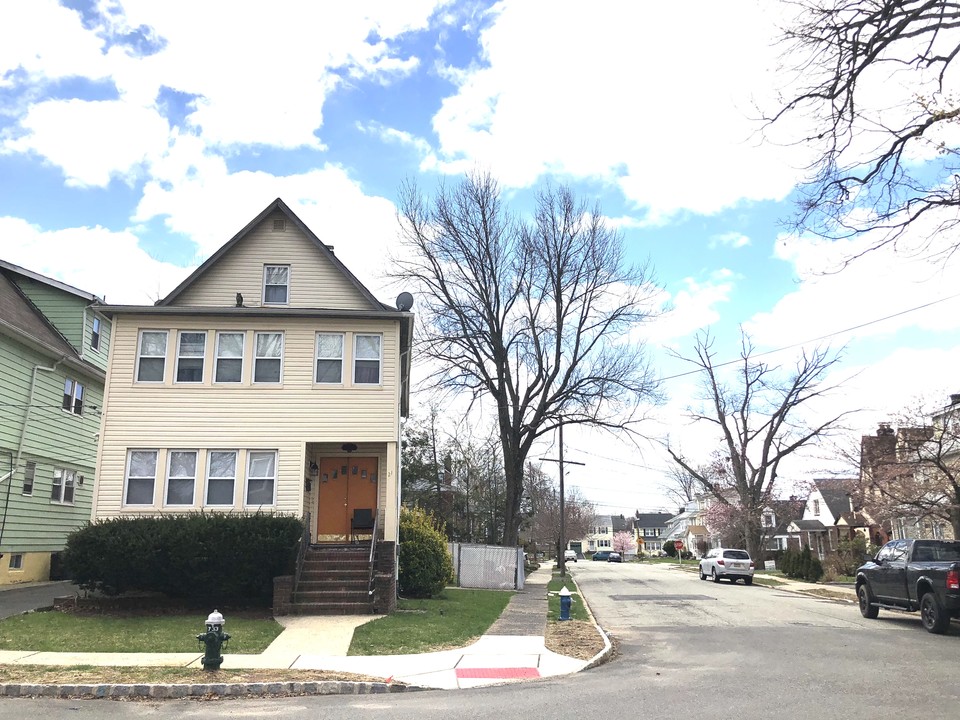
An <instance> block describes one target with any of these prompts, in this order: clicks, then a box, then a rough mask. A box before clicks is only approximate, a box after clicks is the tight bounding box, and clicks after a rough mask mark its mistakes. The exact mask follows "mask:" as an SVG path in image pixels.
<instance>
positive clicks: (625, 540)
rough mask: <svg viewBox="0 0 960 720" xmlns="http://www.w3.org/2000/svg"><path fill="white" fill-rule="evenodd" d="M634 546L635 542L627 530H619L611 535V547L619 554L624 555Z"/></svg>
mask: <svg viewBox="0 0 960 720" xmlns="http://www.w3.org/2000/svg"><path fill="white" fill-rule="evenodd" d="M636 546H637V544H636V543H635V542H634V541H633V536H632V535H630V533H628V532H624V531H623V530H621V531H620V532H617V533H615V534H614V536H613V549H614V550H615V551H616V552H618V553H620V554H621V555H626V554H627V553H628V552H630V551H632V550H633V549H634V548H635V547H636Z"/></svg>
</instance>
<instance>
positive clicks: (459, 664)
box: [0, 565, 610, 697]
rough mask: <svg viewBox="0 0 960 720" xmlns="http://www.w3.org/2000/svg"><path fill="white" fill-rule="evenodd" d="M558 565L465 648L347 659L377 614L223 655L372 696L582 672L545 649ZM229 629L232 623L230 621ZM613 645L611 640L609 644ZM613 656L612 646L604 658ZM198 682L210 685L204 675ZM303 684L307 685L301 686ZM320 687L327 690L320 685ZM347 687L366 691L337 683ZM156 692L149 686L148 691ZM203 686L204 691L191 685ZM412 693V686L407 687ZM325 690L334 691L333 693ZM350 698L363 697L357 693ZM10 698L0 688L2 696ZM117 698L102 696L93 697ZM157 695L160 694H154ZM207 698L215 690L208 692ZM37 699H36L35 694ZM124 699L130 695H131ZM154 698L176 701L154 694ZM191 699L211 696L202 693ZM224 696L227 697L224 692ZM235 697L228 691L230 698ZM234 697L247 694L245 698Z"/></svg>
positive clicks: (27, 660)
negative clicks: (318, 676)
mask: <svg viewBox="0 0 960 720" xmlns="http://www.w3.org/2000/svg"><path fill="white" fill-rule="evenodd" d="M551 573H552V565H543V566H541V568H540V569H539V570H536V571H534V572H533V573H531V574H530V575H528V576H527V578H526V587H525V588H524V589H523V590H521V591H519V592H517V593H516V594H515V595H514V596H513V597H512V598H511V599H510V602H509V603H508V605H507V607H506V609H505V610H504V612H503V614H502V615H501V616H500V618H499V619H498V620H497V621H496V622H495V623H494V624H493V625H492V626H491V628H490V631H489V632H488V633H487V634H485V635H483V636H482V637H481V638H480V639H479V640H477V642H475V643H473V644H472V645H470V646H468V647H465V648H458V649H455V650H444V651H442V652H432V653H422V654H418V655H383V656H359V655H354V656H348V655H347V650H348V648H349V646H350V640H351V638H352V637H353V631H354V629H355V628H356V627H358V626H360V625H362V624H364V623H366V622H370V621H371V620H374V619H376V616H370V615H364V616H323V617H319V616H312V617H311V616H296V617H282V618H278V621H279V622H281V623H282V624H283V625H284V630H283V632H282V633H280V635H279V636H278V637H277V639H276V640H274V642H273V643H271V644H270V646H269V647H267V649H266V650H264V652H263V653H261V654H260V655H239V654H230V653H225V654H224V662H223V666H222V667H223V668H224V669H264V668H283V669H286V668H289V669H296V670H311V669H312V670H332V671H340V672H350V673H357V674H361V675H368V676H371V677H378V678H382V679H383V681H384V684H385V686H391V685H392V687H385V688H381V689H377V688H367V691H369V692H389V691H391V690H394V689H400V688H401V687H403V686H398V685H393V683H397V682H401V683H405V684H406V685H407V686H410V687H412V688H436V689H447V690H450V689H458V688H471V687H477V686H481V685H495V684H500V683H505V682H514V681H518V680H527V679H531V678H538V677H548V676H552V675H565V674H569V673H574V672H578V671H580V670H582V669H584V668H585V667H587V666H588V665H590V664H591V663H592V662H594V661H596V659H597V658H594V659H592V660H577V659H574V658H570V657H566V656H564V655H558V654H557V653H554V652H551V651H550V650H548V649H547V648H546V645H545V637H544V634H545V632H546V619H547V583H548V582H549V581H550V577H551ZM227 630H228V631H229V618H227ZM605 639H606V638H605ZM609 651H610V643H609V641H607V643H606V648H605V649H604V651H603V652H601V653H600V655H599V656H598V657H600V656H602V655H603V654H605V653H608V652H609ZM202 656H203V655H202V653H200V652H195V653H51V652H29V651H22V652H21V651H10V650H7V651H0V664H9V665H99V666H114V667H121V666H128V667H130V666H139V667H145V666H173V667H190V668H198V670H199V669H200V668H201V664H200V660H201V658H202ZM197 679H198V681H202V680H204V676H203V673H202V672H198V677H197ZM301 685H302V684H301ZM313 685H322V684H321V683H313ZM338 685H340V686H347V685H352V686H356V685H362V684H357V683H338ZM143 687H144V688H150V686H143ZM191 687H200V686H191ZM404 689H406V688H404ZM324 691H330V690H329V688H326V690H324ZM345 691H347V692H353V693H357V692H363V691H364V690H363V689H362V688H361V689H358V688H357V687H352V688H349V689H347V690H345ZM20 692H21V691H17V692H10V691H9V690H8V689H7V688H5V687H4V686H2V685H0V694H20ZM105 692H106V693H107V694H112V693H110V692H109V691H98V692H96V693H93V694H99V695H103V694H104V693H105ZM154 692H155V693H156V694H154ZM206 692H211V691H210V690H209V689H208V690H207V691H206ZM33 694H35V693H33ZM121 694H129V693H127V692H126V691H124V692H123V693H121ZM145 694H151V695H152V696H155V697H170V696H173V695H167V694H163V693H161V692H160V691H149V692H147V693H145ZM189 694H191V695H192V694H205V693H204V692H203V691H200V690H197V691H196V692H193V691H191V692H189ZM219 694H223V693H222V692H221V693H219ZM228 694H229V693H228ZM233 694H243V693H241V692H237V693H233Z"/></svg>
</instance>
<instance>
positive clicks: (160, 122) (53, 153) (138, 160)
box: [3, 100, 170, 187]
mask: <svg viewBox="0 0 960 720" xmlns="http://www.w3.org/2000/svg"><path fill="white" fill-rule="evenodd" d="M65 119H69V128H70V131H69V132H64V130H65ZM21 127H22V128H23V129H24V130H26V134H24V135H21V136H20V137H18V138H16V139H13V140H9V141H7V142H6V143H4V145H3V150H4V151H5V152H23V153H25V152H34V153H36V154H38V155H40V156H41V157H43V158H44V159H45V160H46V161H47V162H50V163H52V164H54V165H56V166H58V167H59V168H61V169H62V171H63V174H64V176H65V177H66V180H67V184H68V185H76V186H81V187H85V186H99V187H105V186H106V185H107V184H108V183H109V182H110V179H111V177H112V176H114V175H120V176H129V175H130V174H131V173H133V172H135V171H136V169H137V168H138V166H140V165H142V164H143V163H145V162H147V161H148V160H150V159H153V158H155V157H157V156H159V155H160V154H162V153H163V152H164V150H165V149H166V147H167V143H168V139H169V135H170V127H169V125H168V124H167V122H166V120H164V119H163V118H162V117H161V116H160V115H159V114H157V112H156V111H155V110H153V109H150V108H144V107H137V106H134V105H131V104H129V103H126V102H123V101H102V102H84V101H82V100H48V101H45V102H41V103H38V104H36V105H34V106H33V107H31V108H30V110H29V112H28V113H27V115H26V117H25V118H24V119H23V120H22V122H21Z"/></svg>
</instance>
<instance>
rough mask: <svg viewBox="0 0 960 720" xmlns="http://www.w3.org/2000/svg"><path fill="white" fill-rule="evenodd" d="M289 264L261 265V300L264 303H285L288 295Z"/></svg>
mask: <svg viewBox="0 0 960 720" xmlns="http://www.w3.org/2000/svg"><path fill="white" fill-rule="evenodd" d="M289 286H290V266H289V265H264V266H263V302H264V304H265V305H286V304H287V298H288V297H289V293H288V290H289Z"/></svg>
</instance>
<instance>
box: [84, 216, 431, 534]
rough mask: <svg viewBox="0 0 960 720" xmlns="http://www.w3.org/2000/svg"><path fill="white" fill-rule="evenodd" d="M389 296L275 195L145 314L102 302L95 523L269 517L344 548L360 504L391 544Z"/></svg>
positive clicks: (394, 504)
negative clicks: (379, 295)
mask: <svg viewBox="0 0 960 720" xmlns="http://www.w3.org/2000/svg"><path fill="white" fill-rule="evenodd" d="M401 298H402V299H403V300H402V301H401V302H400V303H398V304H399V305H400V307H402V309H397V308H394V307H390V306H388V305H385V304H383V303H381V302H379V301H378V300H377V299H376V298H374V297H373V295H372V294H371V293H370V292H369V291H368V290H367V289H366V288H365V287H364V286H363V285H362V284H361V283H360V282H359V281H358V280H357V279H356V277H354V276H353V274H351V273H350V271H349V270H347V268H346V267H344V266H343V264H342V263H341V262H340V261H339V260H338V259H337V257H336V256H335V255H334V253H333V250H332V248H330V247H328V246H327V245H325V244H324V243H322V242H321V241H320V240H319V239H318V238H317V237H316V236H315V235H314V234H313V233H312V232H311V231H310V230H309V229H308V228H307V227H306V226H305V225H304V224H303V223H302V222H301V221H300V219H299V218H298V217H297V216H296V215H295V214H294V213H293V212H292V211H291V210H290V209H289V208H288V207H287V206H286V205H285V204H284V203H283V202H282V201H281V200H279V199H278V200H276V201H274V202H273V203H271V204H270V205H269V206H268V207H267V208H266V209H265V210H264V211H263V212H262V213H260V214H259V215H258V216H257V217H256V218H254V220H253V221H251V222H250V224H249V225H247V227H245V228H244V229H243V230H241V231H240V232H239V233H238V234H237V235H236V236H234V237H233V238H232V239H231V240H230V241H229V242H227V243H226V244H225V245H224V246H223V247H221V248H220V250H218V251H217V252H216V253H215V254H214V255H213V256H211V257H210V258H209V259H208V260H207V261H206V262H205V263H203V265H201V266H200V267H199V268H198V269H197V270H196V272H194V273H193V274H192V275H191V276H190V277H188V278H187V279H186V280H185V281H184V282H183V283H182V284H181V285H180V286H179V287H177V288H176V289H175V290H174V291H173V292H171V293H170V294H169V295H168V296H167V297H165V298H163V299H162V300H160V301H159V302H157V303H156V305H154V306H106V307H104V308H103V312H105V313H107V314H109V315H110V316H112V317H113V340H112V345H111V352H110V359H109V367H108V372H107V387H106V392H105V397H104V414H105V419H104V424H103V430H102V433H101V438H100V447H99V454H98V463H97V464H98V468H99V474H98V480H99V482H98V485H97V488H96V493H95V498H94V510H93V515H94V517H95V518H108V517H117V516H123V515H149V514H160V513H169V512H176V513H182V512H199V511H208V512H210V511H224V512H256V511H267V512H277V513H285V514H295V515H297V516H301V517H303V518H305V519H307V520H308V523H309V527H308V530H309V532H310V538H311V540H312V541H313V542H314V543H347V542H350V541H352V540H356V537H355V535H356V533H355V532H354V530H355V528H354V527H353V523H354V521H355V519H356V518H357V517H359V516H358V515H357V514H356V511H360V516H363V515H364V514H365V513H366V514H372V515H373V516H375V517H376V518H377V528H378V535H379V538H380V539H383V540H386V541H388V542H391V543H392V544H391V548H395V542H396V540H397V535H398V507H399V477H398V476H399V467H400V461H399V436H400V418H401V416H402V415H406V412H407V405H408V392H409V390H408V379H409V367H410V344H411V330H412V323H413V316H412V314H411V313H409V312H407V311H408V310H409V309H410V305H411V301H410V299H409V295H406V294H405V295H402V296H401ZM358 524H359V523H358ZM366 533H367V534H368V535H369V534H370V530H369V528H367V530H366Z"/></svg>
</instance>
